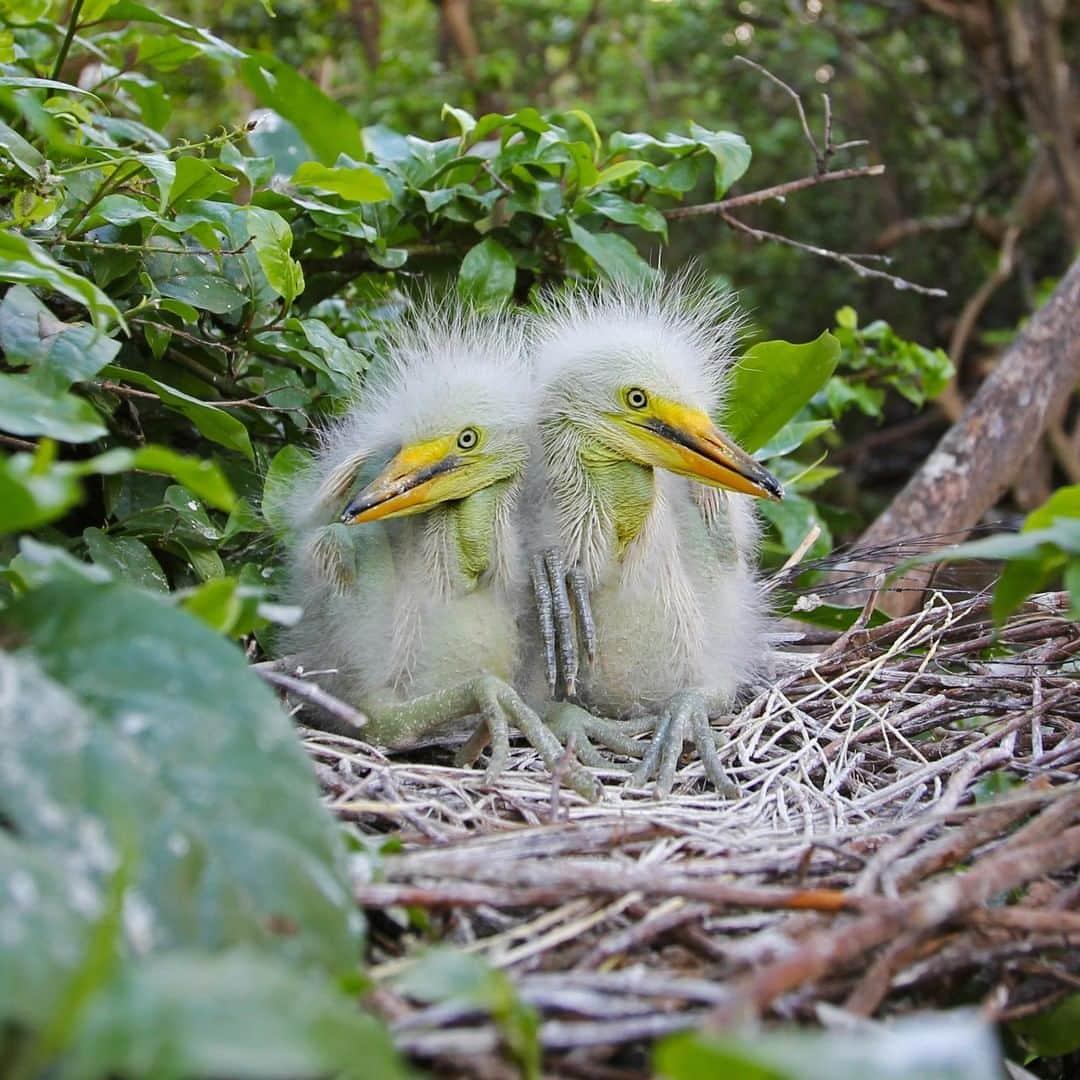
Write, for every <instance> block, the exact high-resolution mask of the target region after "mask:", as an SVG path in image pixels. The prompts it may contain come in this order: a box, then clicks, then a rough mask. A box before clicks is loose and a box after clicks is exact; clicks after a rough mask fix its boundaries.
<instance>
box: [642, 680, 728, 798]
mask: <svg viewBox="0 0 1080 1080" xmlns="http://www.w3.org/2000/svg"><path fill="white" fill-rule="evenodd" d="M723 708H724V702H723V701H722V700H720V699H717V698H714V697H711V696H710V695H707V694H705V693H703V692H701V691H700V690H685V691H683V692H682V693H679V694H676V695H675V696H674V697H672V698H671V700H670V701H668V702H667V704H666V705H665V706H664V707H663V709H661V711H660V712H659V713H658V714H657V715H656V716H655V717H650V718H649V719H650V720H651V721H652V722H653V724H654V735H653V738H652V742H651V743H650V745H649V749H648V750H647V751H646V753H645V756H644V758H643V759H642V761H641V765H640V766H638V768H637V770H636V771H635V773H634V775H633V777H631V783H633V784H634V785H635V786H637V787H644V786H645V784H647V783H648V781H649V780H650V779H651V778H652V777H654V776H655V778H656V793H657V795H661V796H663V795H667V794H668V793H669V792H670V791H671V789H672V787H673V786H674V783H675V770H676V769H677V768H678V764H679V755H680V754H681V753H682V749H683V743H684V742H685V741H686V737H687V735H689V736H690V737H691V738H692V739H693V741H694V744H695V745H696V746H697V749H698V753H699V754H701V763H702V765H703V766H704V767H705V775H706V776H707V777H708V778H709V780H710V781H711V783H712V784H713V786H714V787H715V788H716V790H717V791H718V792H719V793H720V794H721V795H723V796H725V797H726V798H736V797H737V796H738V794H739V791H738V788H736V787H735V785H734V784H732V782H731V781H730V780H729V779H728V777H727V775H726V774H725V772H724V768H723V766H722V765H721V764H720V755H719V754H718V753H717V751H716V732H715V730H714V729H713V727H712V725H711V724H710V723H709V716H710V714H712V713H719V712H721V711H722V710H723Z"/></svg>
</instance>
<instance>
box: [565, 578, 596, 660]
mask: <svg viewBox="0 0 1080 1080" xmlns="http://www.w3.org/2000/svg"><path fill="white" fill-rule="evenodd" d="M567 577H568V579H569V583H570V593H571V595H572V596H573V598H574V610H575V611H576V612H577V623H578V631H579V633H580V634H581V640H582V641H583V642H584V645H585V658H586V659H587V660H588V661H589V663H590V664H591V663H592V662H593V660H594V659H595V657H596V623H595V622H594V621H593V613H592V603H591V601H590V599H589V586H588V583H587V582H586V580H585V571H584V570H582V569H581V567H580V566H574V567H572V568H571V569H570V572H569V574H568V575H567Z"/></svg>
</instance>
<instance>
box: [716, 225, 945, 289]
mask: <svg viewBox="0 0 1080 1080" xmlns="http://www.w3.org/2000/svg"><path fill="white" fill-rule="evenodd" d="M720 217H721V218H723V220H724V221H726V222H727V224H728V225H730V226H731V228H733V229H735V230H736V231H737V232H742V233H746V235H747V236H750V237H753V239H755V240H757V241H758V242H762V241H765V240H771V241H772V242H773V243H775V244H785V245H787V246H788V247H793V248H798V250H800V251H808V252H810V254H811V255H818V256H820V257H821V258H823V259H831V260H832V261H833V262H838V263H840V264H841V265H843V266H846V267H848V269H850V270H854V271H855V273H856V274H857V275H858V276H859V277H873V278H881V279H882V280H884V281H890V282H892V284H893V287H894V288H896V289H910V290H911V291H912V292H917V293H920V294H921V295H923V296H948V295H949V294H948V293H947V292H946V291H945V290H944V289H936V288H932V287H930V286H928V285H918V284H916V283H915V282H914V281H908V280H907V279H906V278H902V277H897V276H896V275H895V274H887V273H885V271H884V270H875V269H873V267H870V266H864V265H863V264H862V263H861V262H858V261H857V260H858V259H859V258H860V256H857V255H846V254H844V252H842V251H832V250H830V249H829V248H823V247H818V246H817V245H816V244H804V243H803V242H802V241H801V240H793V239H792V238H791V237H790V236H784V235H782V234H781V233H774V232H769V231H768V230H766V229H755V228H753V227H752V226H750V225H747V224H746V223H745V222H744V221H740V220H739V219H738V218H735V217H732V216H731V215H730V214H728V213H726V212H723V211H722V212H721V213H720ZM866 257H867V256H862V258H866Z"/></svg>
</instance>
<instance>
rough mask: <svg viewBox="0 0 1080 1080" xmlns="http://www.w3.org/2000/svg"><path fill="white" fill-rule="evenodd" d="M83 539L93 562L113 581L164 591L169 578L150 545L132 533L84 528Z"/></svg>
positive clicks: (167, 588)
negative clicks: (115, 533)
mask: <svg viewBox="0 0 1080 1080" xmlns="http://www.w3.org/2000/svg"><path fill="white" fill-rule="evenodd" d="M83 542H84V543H85V544H86V550H87V552H88V554H89V555H90V558H91V559H93V561H94V563H95V565H97V566H101V567H104V569H106V570H108V571H109V573H110V575H111V576H112V578H113V579H114V580H115V581H126V582H130V583H131V584H133V585H138V586H139V588H141V589H149V590H150V591H151V592H162V593H167V592H168V591H169V579H168V578H167V577H166V576H165V571H164V570H162V569H161V564H160V563H159V562H158V561H157V559H155V558H154V556H153V554H152V552H151V551H150V549H149V548H148V547H147V546H146V545H145V544H144V543H143V542H142V541H141V540H136V539H135V538H134V537H133V536H109V534H108V533H105V532H102V531H101V529H84V530H83Z"/></svg>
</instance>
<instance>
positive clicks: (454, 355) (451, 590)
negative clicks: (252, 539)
mask: <svg viewBox="0 0 1080 1080" xmlns="http://www.w3.org/2000/svg"><path fill="white" fill-rule="evenodd" d="M531 389H532V388H531V380H530V377H529V369H528V366H527V364H526V362H525V358H524V349H523V341H522V335H521V332H520V330H519V329H517V328H515V326H514V325H513V324H511V323H509V322H508V321H506V320H504V319H500V318H498V317H494V316H492V317H482V316H478V315H471V314H466V313H463V312H461V311H460V310H455V309H453V308H449V307H445V306H444V307H442V308H435V307H432V306H430V305H429V306H427V307H424V308H421V310H420V311H419V312H418V313H416V314H414V315H412V316H411V317H409V319H408V320H407V322H406V323H405V324H404V325H403V326H402V327H401V328H399V329H397V330H396V331H394V338H393V340H392V341H391V343H390V348H389V353H388V362H387V365H386V367H385V370H384V371H383V372H382V373H381V375H379V376H377V377H373V378H372V379H370V380H369V384H368V385H367V386H365V389H364V393H363V395H362V397H361V398H360V400H359V402H358V403H357V404H356V405H355V406H354V407H353V408H352V409H350V410H349V411H348V413H347V414H346V416H345V417H344V419H343V420H341V421H340V422H339V423H338V424H337V425H336V426H335V427H333V428H331V429H330V430H329V431H328V432H326V433H325V435H324V438H323V442H322V446H321V449H320V452H319V453H318V455H317V457H316V461H315V463H314V465H313V467H312V468H311V469H310V470H309V471H308V472H307V473H305V474H304V475H302V476H300V477H299V478H298V480H297V482H296V486H295V491H294V495H293V506H292V510H293V513H292V520H293V526H294V528H293V537H292V542H291V556H292V557H291V566H290V588H289V596H290V599H291V600H292V601H293V602H294V603H296V604H298V605H299V606H301V607H302V608H303V611H304V614H303V617H302V618H301V620H300V622H299V623H298V625H297V626H296V627H295V628H293V630H292V631H291V633H290V635H289V636H288V639H287V641H286V642H285V645H286V649H287V651H289V652H291V653H292V654H293V656H294V658H295V661H296V663H297V664H299V665H300V666H302V667H304V668H306V669H307V670H308V671H309V672H311V673H313V677H316V678H318V679H319V681H320V683H321V684H322V685H323V686H325V688H326V689H328V690H329V691H330V692H331V693H333V694H335V695H336V696H338V697H340V698H342V699H343V700H345V701H346V702H348V703H349V704H351V705H354V706H355V707H357V708H358V709H360V710H361V711H363V712H364V713H366V714H367V716H368V718H369V723H368V725H367V726H366V727H365V728H364V729H363V732H362V734H363V737H364V738H366V739H369V740H371V741H372V742H375V743H378V744H379V745H382V746H385V747H388V748H391V749H401V748H407V747H411V746H416V745H420V744H422V743H424V742H427V741H431V740H432V739H433V738H434V737H436V736H438V735H441V734H443V733H445V732H446V731H447V730H448V729H460V730H464V731H469V730H472V729H474V728H477V725H478V722H479V723H481V724H482V725H483V726H486V729H487V732H488V733H489V736H490V738H491V740H492V743H493V750H492V759H491V765H490V768H489V772H498V771H499V769H501V768H502V766H503V765H504V763H505V760H506V756H507V753H508V742H507V730H508V728H509V727H511V726H514V727H517V728H519V729H520V730H521V731H523V732H524V733H525V735H526V737H527V738H528V739H529V740H530V742H532V743H533V745H534V746H536V748H537V749H538V750H539V751H540V753H541V756H542V757H543V759H544V761H545V763H546V764H547V765H548V767H549V768H554V766H555V764H556V763H557V762H558V760H559V757H560V756H561V752H562V751H561V747H560V746H559V744H558V741H557V740H556V739H555V738H554V737H553V736H552V735H551V734H550V733H549V732H548V731H547V729H546V728H544V727H543V725H542V724H541V723H540V721H539V718H538V717H537V716H536V714H535V713H534V712H533V711H532V710H531V709H529V708H528V707H527V706H526V705H525V703H524V702H523V701H522V700H521V699H520V698H519V697H518V695H517V694H516V692H515V691H514V690H513V689H512V687H511V685H510V682H511V680H512V679H513V677H514V674H515V667H516V664H517V660H518V640H519V639H518V634H517V628H516V613H517V611H518V610H519V608H520V606H521V592H522V588H523V586H524V585H525V583H526V582H527V574H526V573H525V572H524V565H523V563H524V551H523V547H522V545H521V543H520V540H519V536H518V528H517V523H516V518H515V508H516V505H517V502H518V499H519V496H520V493H521V487H522V481H523V478H524V475H525V470H526V465H527V461H528V454H529V446H528V438H529V429H530V420H531V415H532V413H531V408H532V392H531ZM482 746H483V742H479V743H477V742H476V740H473V741H472V749H473V750H475V752H479V749H482ZM473 756H475V753H474V754H473ZM566 775H567V781H568V782H569V783H570V784H571V785H572V786H575V787H577V788H578V789H579V790H583V791H587V793H588V794H590V795H592V794H594V787H593V783H592V781H591V778H589V777H588V776H587V774H586V773H585V772H584V770H581V769H580V768H577V767H575V768H574V769H572V770H571V772H570V773H569V774H566Z"/></svg>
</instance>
